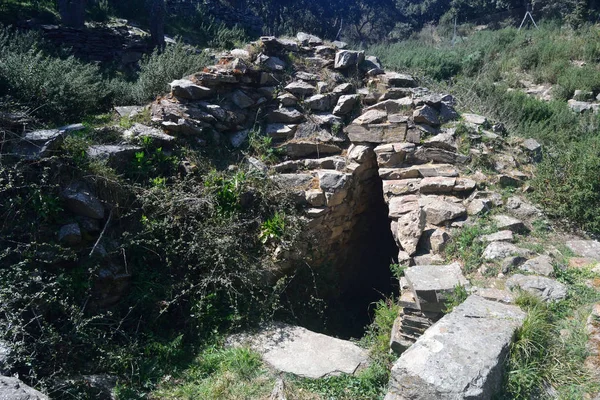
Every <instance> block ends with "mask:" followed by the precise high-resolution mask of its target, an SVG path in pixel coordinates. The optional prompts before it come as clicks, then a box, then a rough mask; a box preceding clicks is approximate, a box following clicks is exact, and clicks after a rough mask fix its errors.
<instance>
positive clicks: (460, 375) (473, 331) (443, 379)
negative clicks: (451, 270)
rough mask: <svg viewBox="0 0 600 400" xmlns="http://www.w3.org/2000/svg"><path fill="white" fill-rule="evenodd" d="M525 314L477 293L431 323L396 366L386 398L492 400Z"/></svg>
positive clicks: (387, 399) (393, 399)
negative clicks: (512, 342)
mask: <svg viewBox="0 0 600 400" xmlns="http://www.w3.org/2000/svg"><path fill="white" fill-rule="evenodd" d="M524 319H525V313H524V312H523V311H521V310H520V309H519V308H518V307H516V306H510V305H505V304H501V303H497V302H493V301H489V300H485V299H483V298H482V297H479V296H476V295H472V296H470V297H469V298H468V299H467V300H466V301H465V302H464V303H462V304H461V305H459V306H458V307H456V308H455V309H454V311H453V312H452V313H450V314H448V315H446V316H445V317H444V318H442V319H441V320H440V321H438V322H437V323H436V324H435V325H433V326H432V327H431V328H429V329H428V330H427V331H426V332H425V334H424V335H422V336H421V337H420V338H419V339H418V340H417V341H416V343H415V344H414V345H412V346H410V348H409V349H408V350H406V351H405V352H404V353H403V354H402V355H401V356H400V358H399V359H398V361H396V363H395V364H394V367H393V368H392V373H391V377H390V383H389V389H388V393H387V395H386V397H385V400H401V399H402V400H405V399H412V400H430V399H443V400H450V399H482V400H489V399H491V398H492V396H494V395H495V394H496V393H497V392H498V391H499V389H500V387H501V385H502V375H503V372H504V368H503V365H502V364H503V363H504V361H505V360H506V357H507V355H508V351H509V345H510V343H511V341H512V338H513V336H514V333H515V331H516V330H517V329H518V328H519V327H520V326H521V325H522V323H523V320H524Z"/></svg>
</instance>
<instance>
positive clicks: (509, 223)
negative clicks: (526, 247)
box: [492, 215, 527, 233]
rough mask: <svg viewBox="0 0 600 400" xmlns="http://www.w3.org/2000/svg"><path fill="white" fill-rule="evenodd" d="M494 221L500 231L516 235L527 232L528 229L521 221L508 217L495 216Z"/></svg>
mask: <svg viewBox="0 0 600 400" xmlns="http://www.w3.org/2000/svg"><path fill="white" fill-rule="evenodd" d="M492 220H493V221H494V223H495V224H496V227H497V228H498V229H500V230H509V231H513V232H514V233H522V232H527V227H526V226H525V224H524V223H523V222H522V221H521V220H518V219H516V218H513V217H509V216H508V215H494V216H493V217H492Z"/></svg>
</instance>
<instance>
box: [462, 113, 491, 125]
mask: <svg viewBox="0 0 600 400" xmlns="http://www.w3.org/2000/svg"><path fill="white" fill-rule="evenodd" d="M462 117H463V119H464V120H465V122H467V123H469V124H475V125H486V124H487V123H488V119H487V118H486V117H484V116H482V115H477V114H463V115H462Z"/></svg>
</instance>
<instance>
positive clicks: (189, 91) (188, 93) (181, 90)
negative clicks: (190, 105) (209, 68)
mask: <svg viewBox="0 0 600 400" xmlns="http://www.w3.org/2000/svg"><path fill="white" fill-rule="evenodd" d="M171 93H172V94H173V96H175V97H180V98H182V99H186V100H202V99H206V98H208V97H210V96H212V94H213V90H212V89H209V88H207V87H204V86H200V85H196V84H195V83H194V82H192V81H190V80H188V79H179V80H175V81H173V82H171Z"/></svg>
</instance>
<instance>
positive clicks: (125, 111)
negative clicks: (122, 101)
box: [114, 106, 144, 118]
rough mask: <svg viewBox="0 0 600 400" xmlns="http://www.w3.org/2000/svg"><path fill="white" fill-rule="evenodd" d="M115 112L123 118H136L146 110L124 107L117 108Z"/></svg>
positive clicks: (136, 107) (140, 107)
mask: <svg viewBox="0 0 600 400" xmlns="http://www.w3.org/2000/svg"><path fill="white" fill-rule="evenodd" d="M114 109H115V112H116V113H117V114H119V117H121V118H134V117H135V116H137V115H138V114H139V113H141V112H142V111H143V110H144V107H143V106H122V107H115V108H114Z"/></svg>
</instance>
